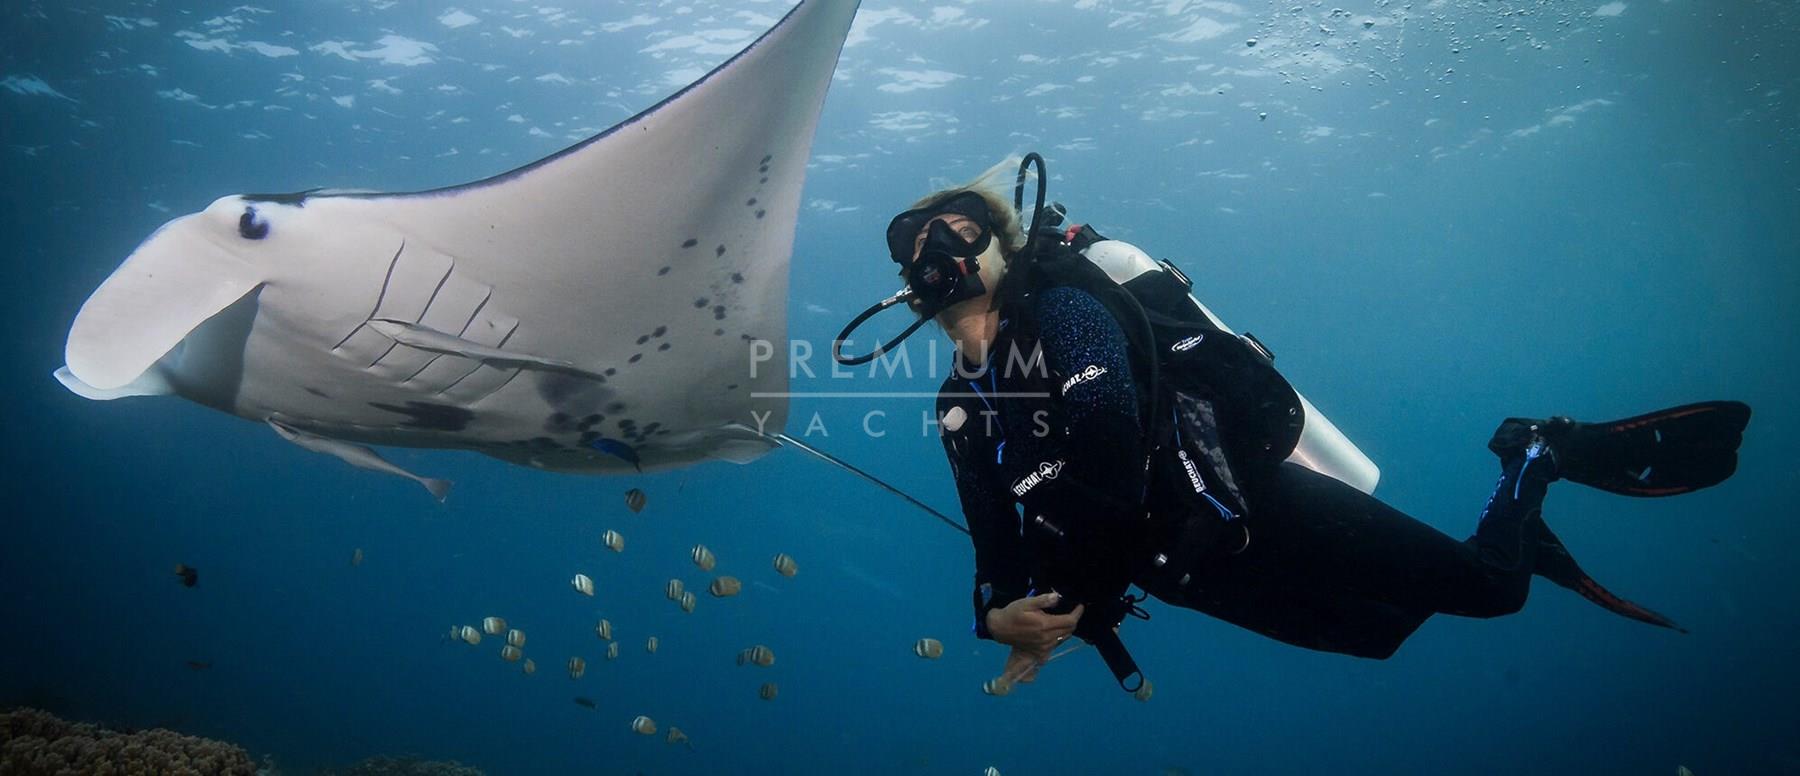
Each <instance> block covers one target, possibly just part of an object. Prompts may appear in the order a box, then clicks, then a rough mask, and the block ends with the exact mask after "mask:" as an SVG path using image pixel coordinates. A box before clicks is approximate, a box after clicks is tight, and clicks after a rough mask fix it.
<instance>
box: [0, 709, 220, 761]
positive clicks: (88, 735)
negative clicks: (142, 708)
mask: <svg viewBox="0 0 1800 776" xmlns="http://www.w3.org/2000/svg"><path fill="white" fill-rule="evenodd" d="M255 773H256V765H255V763H253V762H251V760H250V755H249V754H248V753H247V752H245V751H244V750H243V748H242V747H239V746H237V745H235V744H228V743H225V742H224V741H214V740H212V739H208V738H199V737H196V736H184V735H182V734H180V733H176V732H174V731H172V730H163V729H160V728H158V729H155V730H140V731H137V732H134V733H121V732H118V731H115V730H107V729H105V728H102V727H98V726H95V725H88V724H83V723H76V722H68V721H65V720H62V719H59V718H57V717H56V716H54V715H52V714H49V713H47V712H43V711H38V710H37V709H12V710H9V711H5V712H0V774H8V776H10V775H11V774H20V776H40V775H41V776H76V775H79V776H139V774H143V776H151V775H152V774H155V775H156V776H162V775H163V774H171V775H173V774H183V775H185V774H196V775H199V774H204V775H205V776H214V775H215V774H219V775H222V776H254V774H255Z"/></svg>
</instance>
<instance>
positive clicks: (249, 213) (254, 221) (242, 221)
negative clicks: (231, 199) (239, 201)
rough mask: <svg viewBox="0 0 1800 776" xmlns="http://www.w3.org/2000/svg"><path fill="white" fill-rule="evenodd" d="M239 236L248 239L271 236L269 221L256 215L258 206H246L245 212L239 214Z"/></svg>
mask: <svg viewBox="0 0 1800 776" xmlns="http://www.w3.org/2000/svg"><path fill="white" fill-rule="evenodd" d="M238 236H240V237H242V238H244V239H246V240H261V239H262V238H264V237H268V236H269V222H268V221H267V220H266V219H258V218H257V217H256V208H253V207H248V206H246V207H245V208H244V214H243V215H241V216H238Z"/></svg>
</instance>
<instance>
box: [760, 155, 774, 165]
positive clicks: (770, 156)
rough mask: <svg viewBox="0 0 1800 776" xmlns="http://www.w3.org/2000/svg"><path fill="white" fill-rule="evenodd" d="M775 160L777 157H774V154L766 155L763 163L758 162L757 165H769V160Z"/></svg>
mask: <svg viewBox="0 0 1800 776" xmlns="http://www.w3.org/2000/svg"><path fill="white" fill-rule="evenodd" d="M774 158H775V155H774V154H764V155H763V158H762V161H760V162H757V164H768V163H769V160H770V159H774Z"/></svg>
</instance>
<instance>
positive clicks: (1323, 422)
mask: <svg viewBox="0 0 1800 776" xmlns="http://www.w3.org/2000/svg"><path fill="white" fill-rule="evenodd" d="M1082 254H1083V255H1085V256H1086V257H1087V259H1088V261H1091V262H1093V263H1094V265H1095V266H1097V267H1099V268H1100V269H1102V270H1104V271H1105V272H1106V274H1107V276H1108V277H1110V278H1112V280H1113V282H1114V283H1118V284H1120V285H1124V284H1125V283H1126V281H1129V280H1131V279H1133V278H1136V277H1138V276H1140V275H1142V274H1144V273H1146V272H1167V271H1169V270H1168V269H1167V268H1165V265H1163V264H1162V263H1161V262H1158V261H1157V260H1155V259H1152V258H1150V255H1149V254H1146V253H1144V251H1143V250H1141V249H1139V248H1138V247H1137V246H1135V245H1132V244H1131V243H1128V242H1125V241H1123V240H1101V241H1099V242H1096V243H1094V244H1092V245H1090V246H1088V247H1087V250H1085V251H1082ZM1188 299H1189V300H1190V301H1192V302H1193V303H1194V306H1195V307H1197V308H1199V309H1200V312H1202V313H1204V314H1205V315H1206V317H1207V319H1208V320H1210V321H1212V323H1213V325H1214V326H1217V327H1219V328H1220V329H1222V330H1224V331H1228V332H1229V331H1233V329H1232V328H1231V327H1230V326H1226V325H1225V322H1224V321H1221V320H1219V316H1217V315H1214V314H1213V311H1212V310H1210V309H1207V307H1206V305H1205V304H1203V303H1201V301H1200V300H1199V299H1195V298H1194V295H1193V294H1189V295H1188ZM1240 336H1241V335H1240ZM1252 347H1256V348H1258V349H1259V350H1260V349H1262V346H1261V343H1255V342H1254V341H1253V342H1252ZM1297 392H1298V389H1296V393H1297ZM1300 407H1301V409H1302V410H1303V411H1304V413H1305V424H1304V425H1303V426H1302V427H1301V430H1300V442H1299V444H1297V445H1295V446H1294V452H1293V453H1292V454H1290V455H1288V457H1287V460H1289V461H1292V462H1294V463H1297V464H1299V465H1301V466H1304V467H1306V468H1308V469H1311V470H1313V471H1316V472H1318V473H1320V474H1323V475H1325V476H1327V477H1331V478H1332V479H1335V480H1338V481H1340V482H1343V483H1345V484H1348V485H1350V486H1351V487H1353V488H1356V489H1357V490H1360V491H1362V492H1364V493H1371V494H1372V493H1374V492H1375V484H1376V483H1377V482H1378V481H1380V479H1381V469H1380V468H1379V467H1377V466H1376V465H1375V462H1374V461H1371V460H1369V457H1368V456H1367V455H1364V454H1363V451H1362V450H1360V449H1358V448H1357V447H1356V444H1355V443H1354V442H1351V441H1350V438H1349V437H1346V436H1344V432H1343V431H1340V430H1338V427H1337V426H1336V425H1335V424H1333V423H1332V422H1331V419H1329V418H1327V417H1325V414H1324V413H1322V412H1319V409H1318V408H1317V407H1314V406H1313V405H1312V402H1310V401H1307V399H1306V396H1305V395H1304V394H1302V395H1301V396H1300Z"/></svg>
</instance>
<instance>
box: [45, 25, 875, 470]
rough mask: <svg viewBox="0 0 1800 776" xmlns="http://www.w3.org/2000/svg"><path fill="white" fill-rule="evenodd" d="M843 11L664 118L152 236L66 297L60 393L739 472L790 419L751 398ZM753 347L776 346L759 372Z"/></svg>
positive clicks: (765, 389) (779, 319) (283, 426)
mask: <svg viewBox="0 0 1800 776" xmlns="http://www.w3.org/2000/svg"><path fill="white" fill-rule="evenodd" d="M856 6H857V2H856V1H855V0H803V2H801V3H800V4H799V5H798V6H797V7H795V8H794V9H793V10H792V11H790V12H789V13H788V14H787V16H786V17H784V18H783V19H782V20H781V21H780V22H779V23H777V24H776V25H775V26H774V27H773V28H772V29H770V30H769V31H768V32H767V33H765V34H764V35H763V36H762V37H760V38H758V39H757V40H756V41H755V42H754V43H752V44H751V45H750V46H749V48H747V49H745V50H744V51H743V52H741V53H739V54H738V55H737V56H735V57H733V58H731V59H730V60H729V61H727V62H726V63H725V64H723V65H720V66H719V67H718V68H717V69H715V70H713V71H712V72H711V73H709V74H707V75H706V76H705V77H703V78H701V79H700V80H699V81H696V82H695V83H693V84H691V85H689V86H688V87H687V88H685V89H683V90H681V91H680V92H677V93H676V94H674V95H673V96H671V97H669V98H668V99H666V100H664V101H663V102H661V103H659V104H657V105H656V106H654V107H652V108H650V109H648V110H645V111H644V112H643V113H640V114H638V115H637V116H634V117H632V118H631V119H628V120H626V121H625V122H623V123H621V124H619V125H618V126H615V127H613V128H611V129H609V130H607V131H605V132H603V133H601V134H599V135H596V136H595V137H592V138H589V139H588V140H586V141H583V142H581V143H579V144H577V145H575V146H573V147H571V148H569V149H566V150H564V151H562V152H560V153H557V154H555V155H552V156H550V157H548V158H545V159H542V160H539V161H537V162H535V163H532V164H530V165H527V166H525V167H522V168H519V169H517V170H514V171H512V172H508V173H505V174H502V175H498V176H496V177H493V178H489V179H486V180H482V181H478V182H474V183H469V184H465V185H461V186H454V187H450V188H445V189H437V190H433V191H424V192H414V193H396V194H371V193H336V192H310V193H305V194H293V195H274V196H272V195H241V196H229V197H224V198H222V199H219V200H218V201H216V202H214V203H212V204H211V205H210V206H208V207H207V208H206V209H205V210H204V211H201V212H199V213H194V214H191V215H187V216H183V217H181V218H177V219H175V220H173V221H170V222H169V223H168V224H166V225H164V226H163V227H162V228H161V229H159V230H158V231H157V232H156V233H155V234H153V235H151V236H150V238H149V239H148V240H146V241H144V243H143V244H142V245H140V246H139V247H138V248H137V250H136V251H134V252H133V253H132V254H131V256H130V257H129V258H127V259H126V260H125V262H124V264H123V265H121V266H120V267H119V269H118V270H117V271H115V272H114V273H113V274H112V276H111V277H109V278H107V280H106V281H105V282H104V283H102V284H101V286H100V288H99V289H98V290H96V291H95V292H94V294H93V295H92V296H91V297H90V298H89V299H88V300H87V302H86V303H85V304H84V305H83V306H82V308H81V312H80V313H79V314H78V315H77V316H76V318H75V322H74V325H73V326H72V327H71V329H70V332H69V340H68V345H67V349H66V352H65V357H66V360H67V366H66V367H64V368H63V369H60V370H57V373H56V376H57V378H58V379H59V380H61V381H62V382H63V384H64V385H66V386H68V387H69V388H70V390H72V391H74V392H76V393H78V394H81V395H82V396H86V397H88V398H93V399H112V398H119V397H122V396H137V395H150V394H174V395H178V396H181V397H184V398H187V399H190V400H192V401H195V402H198V403H200V404H203V405H206V406H209V407H213V408H216V409H219V410H222V411H225V412H229V413H231V414H234V415H237V416H239V417H243V418H248V419H251V420H255V421H259V422H267V423H269V424H271V425H272V426H274V427H275V429H276V430H277V431H278V432H280V433H281V435H282V436H283V437H284V438H287V439H289V440H291V441H295V442H297V443H299V444H301V445H302V446H304V447H307V448H308V449H313V450H319V451H322V452H327V453H331V454H335V455H338V456H339V457H342V458H344V459H345V460H347V461H349V462H350V463H352V464H354V465H357V466H362V467H364V468H371V469H376V470H382V471H391V472H393V473H397V474H402V475H404V476H412V475H410V474H407V473H406V472H403V471H401V470H398V469H396V468H394V467H393V466H392V465H391V464H388V463H387V462H385V461H382V460H381V459H380V458H379V457H378V456H376V455H375V454H374V453H373V452H372V451H370V450H368V449H367V448H365V447H362V445H366V444H376V445H396V446H405V447H427V448H449V449H465V450H475V451H479V452H482V453H486V454H488V455H491V456H494V457H496V458H500V459H503V460H506V461H511V462H514V463H519V464H524V465H528V466H533V467H536V468H540V469H546V470H551V471H560V472H583V473H605V472H616V471H631V470H633V469H635V468H642V469H644V470H652V469H659V468H669V467H675V466H681V465H684V464H688V463H692V462H695V461H699V460H704V459H724V460H731V461H737V462H745V461H749V460H751V459H754V458H756V457H758V456H760V455H761V454H763V453H764V452H767V451H768V450H769V449H771V448H772V447H774V446H776V445H777V443H776V442H775V441H774V440H773V439H772V438H771V435H773V434H776V433H778V432H779V431H780V430H781V428H782V426H783V424H784V422H785V421H786V415H787V405H786V401H785V400H784V399H778V398H759V397H758V396H757V395H758V394H769V393H775V394H779V393H781V392H784V391H785V390H786V385H787V365H786V363H785V361H784V359H783V358H782V354H783V353H784V352H785V351H786V350H787V348H786V347H785V345H784V344H782V343H784V342H785V337H786V328H787V320H786V309H787V282H788V260H789V255H790V253H791V252H792V249H793V242H794V227H795V222H796V220H797V217H798V212H799V204H800V191H801V184H802V180H803V177H804V173H805V169H806V159H807V156H808V153H809V151H810V148H811V145H812V139H813V133H814V129H815V127H816V126H817V123H818V117H819V112H820V108H821V105H822V103H823V101H824V98H825V93H826V89H827V87H828V86H829V85H830V82H831V76H832V71H833V69H834V68H835V66H836V62H837V57H838V54H839V52H840V50H841V49H842V47H843V43H844V39H845V36H846V35H847V34H848V30H849V27H850V22H851V19H852V17H853V16H854V15H855V13H856ZM754 340H767V341H771V342H775V343H778V344H777V346H776V347H774V348H773V349H772V353H773V357H772V358H771V359H769V360H766V361H763V362H761V363H759V364H757V366H756V368H755V369H754V370H753V369H752V361H751V357H750V353H751V350H750V342H751V341H754ZM415 479H420V481H421V482H422V483H424V484H426V486H427V487H428V488H432V490H433V493H434V494H435V495H438V496H439V497H441V496H442V486H443V484H442V483H438V482H437V481H434V480H425V479H423V478H415Z"/></svg>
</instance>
